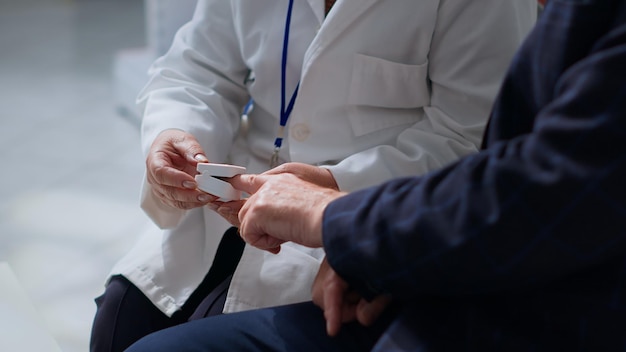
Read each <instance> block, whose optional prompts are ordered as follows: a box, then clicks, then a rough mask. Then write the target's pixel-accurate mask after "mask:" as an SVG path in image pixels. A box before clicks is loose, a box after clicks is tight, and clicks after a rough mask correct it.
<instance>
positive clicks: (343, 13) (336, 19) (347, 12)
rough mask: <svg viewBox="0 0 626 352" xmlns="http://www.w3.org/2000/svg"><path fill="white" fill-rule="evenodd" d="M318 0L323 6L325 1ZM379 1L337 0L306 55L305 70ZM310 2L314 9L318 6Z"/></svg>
mask: <svg viewBox="0 0 626 352" xmlns="http://www.w3.org/2000/svg"><path fill="white" fill-rule="evenodd" d="M317 1H319V2H320V3H322V8H323V2H322V1H321V0H317ZM377 1H380V0H337V2H336V3H335V5H333V9H332V10H331V11H330V12H329V13H328V17H326V19H325V20H324V23H323V25H322V27H321V29H320V31H319V33H318V34H317V35H316V36H315V39H313V42H312V43H311V45H310V46H309V48H308V50H307V52H306V54H305V56H304V66H303V70H304V71H306V70H307V68H308V63H310V62H311V60H313V59H314V58H315V57H316V56H318V55H319V53H320V52H322V51H323V50H324V48H326V47H327V46H328V45H329V44H330V43H331V42H333V40H335V39H336V38H337V37H339V36H340V35H341V34H342V33H343V32H344V31H345V30H346V29H347V28H349V27H350V25H351V24H352V22H354V21H356V20H357V19H358V18H359V17H360V16H361V15H362V14H363V13H364V12H366V11H367V10H368V9H369V8H370V7H371V6H372V5H374V4H375V3H376V2H377ZM309 3H311V6H312V7H313V8H314V9H315V8H317V6H314V4H313V2H312V1H311V0H309Z"/></svg>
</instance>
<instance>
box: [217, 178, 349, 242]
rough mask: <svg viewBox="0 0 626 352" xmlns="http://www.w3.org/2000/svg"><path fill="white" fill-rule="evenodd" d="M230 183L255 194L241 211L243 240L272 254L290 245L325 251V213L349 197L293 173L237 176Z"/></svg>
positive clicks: (240, 220) (240, 219)
mask: <svg viewBox="0 0 626 352" xmlns="http://www.w3.org/2000/svg"><path fill="white" fill-rule="evenodd" d="M229 182H230V183H231V184H232V185H233V187H235V188H236V189H239V190H241V191H244V192H247V193H249V194H251V196H250V198H248V199H247V200H246V202H245V204H244V205H243V206H242V207H241V210H240V211H239V222H240V227H239V232H240V234H241V237H242V238H243V239H244V240H245V241H246V242H248V243H249V244H251V245H253V246H255V247H258V248H260V249H264V250H267V251H270V252H272V253H278V251H280V245H281V244H282V243H284V242H287V241H293V242H296V243H299V244H301V245H304V246H308V247H321V246H322V215H323V213H324V209H325V208H326V206H327V205H328V203H330V202H331V201H333V200H335V199H337V198H339V197H341V196H343V195H345V193H343V192H339V191H337V190H333V189H329V188H326V187H320V186H318V185H314V184H312V183H309V182H306V181H303V180H301V179H300V178H298V177H297V176H295V175H293V174H289V173H286V174H273V175H271V174H261V175H237V176H235V177H233V178H231V179H230V180H229ZM228 204H230V203H225V206H227V205H228Z"/></svg>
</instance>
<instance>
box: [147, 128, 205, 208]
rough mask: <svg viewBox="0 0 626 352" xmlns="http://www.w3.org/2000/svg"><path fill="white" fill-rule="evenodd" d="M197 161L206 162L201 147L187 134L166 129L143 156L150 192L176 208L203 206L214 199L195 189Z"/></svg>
mask: <svg viewBox="0 0 626 352" xmlns="http://www.w3.org/2000/svg"><path fill="white" fill-rule="evenodd" d="M198 162H208V159H207V158H206V156H205V155H204V151H203V150H202V147H201V146H200V144H199V143H198V141H197V140H196V139H195V138H194V137H193V136H192V135H191V134H189V133H187V132H184V131H181V130H176V129H169V130H165V131H163V132H161V133H160V134H159V135H158V136H157V138H156V139H155V140H154V142H153V143H152V146H151V147H150V151H149V152H148V157H147V158H146V171H147V172H146V175H147V180H148V183H149V184H150V185H151V186H152V192H153V193H154V194H155V195H156V196H157V197H158V198H159V199H160V200H161V202H163V203H164V204H167V205H169V206H171V207H174V208H178V209H191V208H196V207H200V206H203V205H205V204H207V203H209V202H211V201H214V200H215V199H216V197H215V196H212V195H209V194H207V193H204V192H202V191H200V190H198V189H197V188H196V187H197V184H196V180H195V179H194V176H195V175H196V174H197V171H196V165H197V164H198Z"/></svg>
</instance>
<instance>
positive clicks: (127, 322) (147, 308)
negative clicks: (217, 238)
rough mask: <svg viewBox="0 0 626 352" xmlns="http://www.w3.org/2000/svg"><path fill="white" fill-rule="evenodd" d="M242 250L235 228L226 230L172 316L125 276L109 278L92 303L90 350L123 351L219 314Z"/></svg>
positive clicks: (93, 351) (103, 351) (242, 243)
mask: <svg viewBox="0 0 626 352" xmlns="http://www.w3.org/2000/svg"><path fill="white" fill-rule="evenodd" d="M243 248H244V242H243V241H242V240H241V238H240V237H239V235H238V234H237V228H235V227H232V228H230V229H229V230H228V231H226V233H225V234H224V236H223V238H222V241H221V242H220V245H219V247H218V250H217V254H216V257H215V260H214V261H213V265H212V266H211V269H210V270H209V272H208V273H207V275H206V276H205V278H204V280H203V281H202V282H201V283H200V285H199V286H198V288H197V289H196V290H195V291H194V292H193V293H192V295H191V296H190V297H189V299H188V300H187V302H186V303H185V304H184V305H183V307H182V308H181V310H179V311H177V312H176V313H174V314H173V315H172V316H171V317H168V316H166V315H165V314H163V313H162V312H161V311H160V310H159V309H158V308H157V307H155V306H154V305H153V304H152V302H150V300H149V299H148V298H147V297H146V296H145V295H144V294H143V293H142V292H141V291H140V290H139V289H138V288H137V287H136V286H135V285H133V284H132V283H131V282H130V281H128V280H127V279H126V278H125V277H123V276H115V277H113V278H111V280H110V281H109V284H108V285H107V287H106V288H105V291H104V293H103V294H102V295H101V296H99V297H98V298H96V300H95V301H96V305H97V310H96V315H95V317H94V322H93V326H92V329H91V340H90V351H91V352H117V351H123V350H125V349H126V348H127V347H128V346H130V345H131V344H133V343H134V342H135V341H137V340H139V339H140V338H142V337H144V336H146V335H148V334H151V333H153V332H155V331H159V330H163V329H166V328H169V327H173V326H176V325H179V324H182V323H185V322H188V321H191V320H195V319H200V318H204V317H207V316H213V315H219V314H221V313H222V310H223V308H224V302H225V300H226V293H227V291H228V287H229V285H230V280H231V279H232V274H233V272H234V271H235V268H236V267H237V264H238V263H239V260H240V259H241V254H242V253H243Z"/></svg>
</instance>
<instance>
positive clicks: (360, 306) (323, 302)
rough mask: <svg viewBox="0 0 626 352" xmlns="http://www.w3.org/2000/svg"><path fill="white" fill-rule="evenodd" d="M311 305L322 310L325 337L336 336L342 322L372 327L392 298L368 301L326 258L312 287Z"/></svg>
mask: <svg viewBox="0 0 626 352" xmlns="http://www.w3.org/2000/svg"><path fill="white" fill-rule="evenodd" d="M312 296H313V303H315V304H316V305H317V306H319V307H320V308H322V310H323V311H324V318H325V319H326V331H327V332H328V335H330V336H335V335H337V334H338V333H339V330H340V329H341V325H342V324H343V323H347V322H351V321H354V320H356V321H358V322H359V323H361V324H362V325H365V326H369V325H371V324H373V323H374V322H375V321H376V320H377V319H378V317H380V315H381V314H382V313H383V312H384V311H385V309H386V308H387V306H388V305H389V303H390V302H391V298H390V297H388V296H378V297H376V298H374V299H373V300H372V301H370V302H368V301H367V300H365V299H364V298H362V297H361V296H360V295H359V294H358V292H356V291H354V290H350V288H349V286H348V284H347V283H346V282H345V281H344V280H343V279H342V278H341V277H340V276H339V275H338V274H337V273H336V272H335V271H334V270H333V268H332V267H331V266H330V265H329V264H328V261H327V260H326V258H324V260H323V261H322V264H321V265H320V269H319V271H318V273H317V276H316V277H315V281H314V282H313V288H312Z"/></svg>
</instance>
